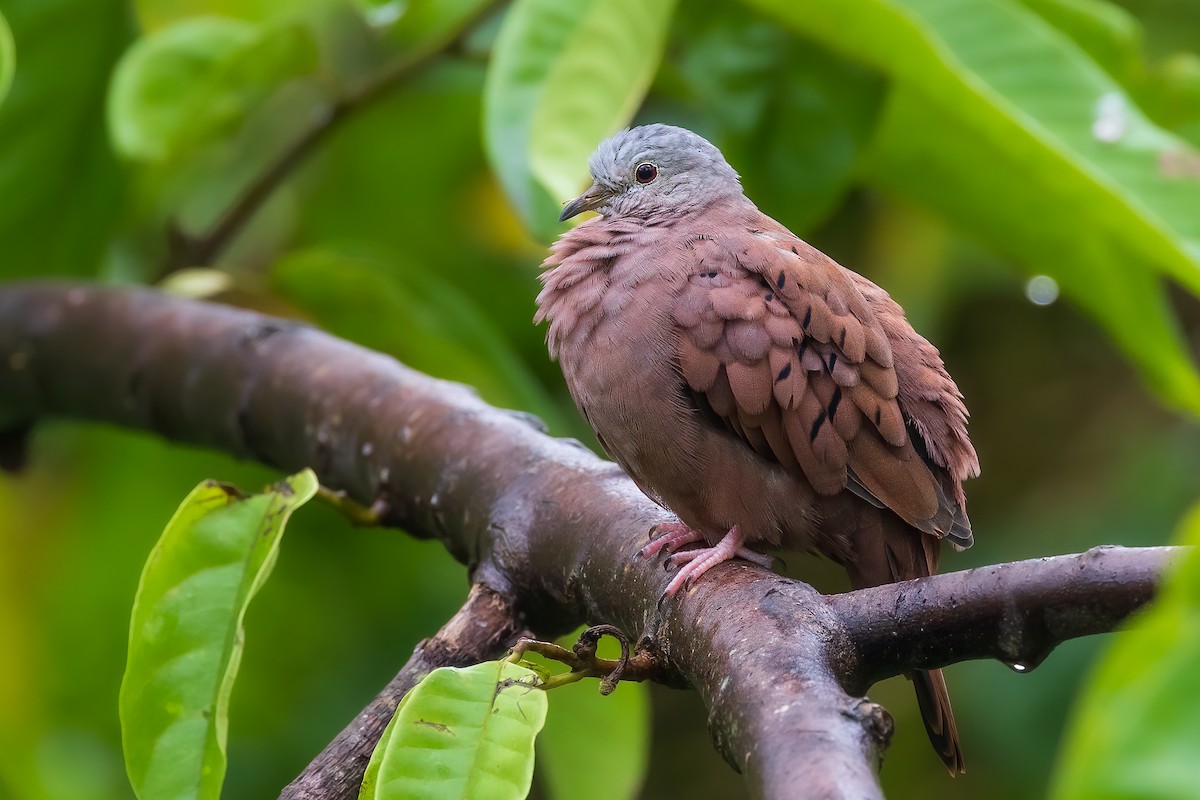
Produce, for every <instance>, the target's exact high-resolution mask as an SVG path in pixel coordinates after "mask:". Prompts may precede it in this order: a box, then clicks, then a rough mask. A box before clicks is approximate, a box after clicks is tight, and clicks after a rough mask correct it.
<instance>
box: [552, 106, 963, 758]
mask: <svg viewBox="0 0 1200 800" xmlns="http://www.w3.org/2000/svg"><path fill="white" fill-rule="evenodd" d="M589 167H590V171H591V174H592V178H593V179H594V181H595V182H594V183H593V185H592V186H591V188H589V189H588V190H587V191H586V192H585V193H584V194H583V195H581V196H580V197H578V198H577V199H575V200H573V201H571V202H570V203H569V204H568V205H567V206H566V208H565V209H564V210H563V213H562V217H561V218H562V219H563V220H566V219H569V218H571V217H574V216H575V215H577V214H579V213H581V212H583V211H597V212H599V214H600V216H599V217H597V218H595V219H592V220H590V221H588V222H584V223H583V224H581V225H579V226H577V227H575V228H574V229H573V230H571V231H569V232H568V233H566V234H564V235H563V236H562V237H561V238H560V239H559V240H558V241H557V242H556V243H555V244H554V246H553V248H552V252H551V255H550V257H549V258H547V259H546V262H545V264H544V267H545V271H544V272H543V273H542V281H543V283H544V287H543V289H542V291H541V293H540V294H539V295H538V312H537V318H536V319H537V321H538V322H542V321H547V322H549V330H548V332H547V344H548V346H549V349H550V354H551V355H552V356H553V357H555V358H557V359H558V360H559V362H560V363H561V365H562V369H563V374H564V375H565V376H566V380H567V386H568V387H569V388H570V391H571V395H572V396H573V397H574V399H575V403H576V405H578V407H579V410H580V411H581V412H582V413H583V415H584V417H586V418H587V420H588V422H589V423H590V424H591V426H592V428H593V429H595V431H596V436H597V438H598V439H599V441H600V444H601V446H603V447H604V449H605V450H606V451H607V452H608V454H609V455H610V456H612V458H614V459H615V460H616V461H617V463H619V464H620V465H621V466H622V467H623V468H624V469H625V471H626V472H628V473H629V475H630V476H631V477H632V478H633V480H634V481H635V482H637V484H638V486H640V487H641V488H642V489H643V491H645V492H646V494H648V495H649V496H650V497H652V498H654V499H655V500H656V501H658V502H659V503H661V504H662V505H664V506H666V507H667V508H669V509H670V510H671V511H673V512H674V513H675V514H676V515H677V516H678V517H679V519H680V523H678V524H674V525H666V526H658V527H657V529H656V530H654V531H652V532H651V536H652V541H651V542H650V544H648V545H647V546H646V547H645V548H643V550H642V551H641V554H642V555H644V556H653V555H655V554H657V553H659V552H666V553H669V554H670V556H669V559H670V560H669V562H668V564H669V565H670V566H672V567H674V566H678V567H679V569H678V572H677V573H676V574H675V576H674V577H673V579H672V580H671V582H670V584H669V585H668V587H667V589H666V594H667V595H672V594H674V593H676V592H677V591H678V590H679V589H680V588H681V587H686V586H687V585H689V584H690V583H691V582H692V581H694V580H696V579H697V578H699V577H700V576H701V575H702V574H704V573H705V572H707V571H708V570H709V569H710V568H712V567H713V566H714V565H716V564H718V563H720V562H722V561H725V560H728V559H730V558H734V557H741V558H744V559H749V560H751V561H755V562H757V563H760V564H765V565H769V564H770V560H769V559H767V557H766V556H764V555H762V554H760V553H758V552H756V551H754V550H751V549H749V547H748V545H762V546H767V547H778V548H783V549H787V550H815V551H816V552H819V553H821V554H823V555H825V556H827V557H828V558H831V559H833V560H834V561H836V562H837V563H839V564H841V565H842V566H843V567H845V569H846V570H847V571H848V572H849V574H850V580H851V582H852V584H853V585H854V586H855V587H856V588H857V587H865V586H874V585H878V584H882V583H889V582H892V581H900V580H906V579H909V578H918V577H922V576H926V575H930V574H932V573H933V572H935V571H936V569H937V564H938V552H939V549H940V546H941V542H942V540H943V539H949V540H950V541H951V542H952V543H953V544H955V545H958V546H959V547H968V546H970V544H971V523H970V522H969V520H968V519H967V513H966V500H965V497H964V495H963V488H962V482H963V480H964V479H966V478H969V477H973V476H975V475H977V474H978V473H979V463H978V460H977V458H976V455H975V450H974V448H973V447H972V445H971V442H970V440H969V439H968V438H967V409H966V406H965V405H964V404H963V398H962V395H961V394H960V393H959V391H958V388H957V387H956V386H955V385H954V382H953V381H952V380H951V379H950V376H949V374H947V372H946V369H945V366H944V365H943V364H942V360H941V358H940V356H939V355H938V351H937V350H936V349H935V348H934V347H933V346H932V345H931V344H930V343H929V342H927V341H926V340H925V339H923V338H922V337H921V336H919V335H918V334H917V333H916V332H915V331H914V330H913V329H912V327H911V326H910V325H909V324H908V322H907V320H905V318H904V312H903V310H902V309H901V308H900V306H899V305H897V304H896V303H895V302H894V301H892V299H891V298H890V297H888V295H887V293H886V292H884V291H883V290H882V289H880V288H879V287H878V286H876V285H875V284H873V283H871V282H870V281H869V280H867V279H866V278H863V277H862V276H860V275H858V274H856V273H854V272H851V271H850V270H848V269H845V268H844V267H841V266H839V265H838V264H837V263H835V262H834V261H833V260H832V259H830V258H829V257H828V256H826V255H824V254H823V253H821V252H820V251H818V250H816V249H815V248H813V247H811V246H810V245H808V244H806V243H805V242H804V241H802V240H801V239H799V238H798V237H796V236H795V235H793V234H792V233H791V232H789V231H788V230H787V229H786V228H784V227H783V226H782V225H780V224H779V223H778V222H776V221H775V220H773V219H771V218H770V217H768V216H767V215H765V214H763V213H762V212H761V211H759V210H758V208H757V207H756V206H755V205H754V203H752V202H751V201H750V200H749V199H748V198H747V197H746V196H745V194H744V193H743V192H742V187H741V184H740V183H739V180H738V175H737V173H736V172H734V170H733V168H732V167H730V166H729V164H728V163H726V161H725V159H724V157H723V156H722V155H721V153H720V151H719V150H717V148H716V147H714V146H713V145H711V144H710V143H709V142H707V141H706V140H704V139H703V138H701V137H700V136H697V135H696V134H694V133H692V132H691V131H688V130H685V129H683V128H676V127H672V126H668V125H646V126H643V127H637V128H632V129H630V130H626V131H622V132H621V133H618V134H617V135H616V136H613V137H612V138H610V139H608V140H606V141H604V142H602V143H601V144H600V145H599V147H597V149H596V152H595V153H594V154H593V156H592V158H591V160H590V162H589ZM690 543H702V544H703V546H701V547H697V548H690V549H680V548H683V547H685V546H686V545H688V544H690ZM911 677H912V678H913V682H914V686H915V688H916V691H917V699H918V702H919V705H920V708H921V714H922V717H923V718H924V720H925V727H926V730H927V731H928V733H929V737H930V740H931V741H932V742H933V744H934V746H935V748H936V749H937V751H938V754H939V755H940V756H941V757H942V760H943V761H944V762H945V763H946V765H947V767H948V768H949V769H950V770H951V772H958V771H961V770H962V755H961V750H960V747H959V742H958V732H957V729H956V726H955V722H954V716H953V714H952V712H951V709H950V698H949V695H948V694H947V691H946V683H945V680H944V678H943V677H942V674H941V671H940V670H933V671H931V672H917V673H914V674H913V675H912V676H911Z"/></svg>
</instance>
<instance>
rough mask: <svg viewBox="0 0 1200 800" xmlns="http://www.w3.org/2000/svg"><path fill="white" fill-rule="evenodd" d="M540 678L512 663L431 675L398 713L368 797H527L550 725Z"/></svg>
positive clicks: (367, 784) (365, 790)
mask: <svg viewBox="0 0 1200 800" xmlns="http://www.w3.org/2000/svg"><path fill="white" fill-rule="evenodd" d="M535 680H536V674H535V673H534V672H533V670H530V669H528V668H526V667H523V666H520V665H517V664H512V663H509V662H507V661H489V662H486V663H483V664H476V665H475V666H473V667H467V668H465V669H455V668H452V667H443V668H442V669H437V670H434V671H433V672H431V673H430V674H429V675H427V676H426V677H425V678H424V680H422V681H421V682H420V683H419V684H417V685H416V686H415V687H414V688H413V689H412V691H411V692H409V694H408V695H407V696H406V697H405V698H404V700H403V701H402V702H401V703H400V706H399V708H397V709H396V714H395V716H394V717H393V718H392V721H391V723H389V725H388V728H387V730H386V731H385V732H384V734H383V737H382V738H381V739H380V743H379V745H378V746H377V747H376V749H375V752H374V754H372V756H371V762H370V764H369V765H368V767H367V777H366V779H365V780H364V781H363V785H362V789H361V791H360V794H359V797H360V798H361V800H509V799H510V798H511V800H522V799H523V798H524V797H525V796H526V795H527V794H528V793H529V787H530V784H531V782H532V780H533V758H534V749H533V742H534V738H535V737H536V736H537V734H538V731H540V730H541V729H542V724H543V723H544V722H545V720H546V693H545V692H544V691H542V690H541V689H537V688H534V687H533V685H532V683H533V681H535Z"/></svg>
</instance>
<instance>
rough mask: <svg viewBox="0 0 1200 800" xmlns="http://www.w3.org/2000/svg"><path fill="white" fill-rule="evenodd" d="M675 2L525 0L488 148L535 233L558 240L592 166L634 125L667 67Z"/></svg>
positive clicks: (503, 35) (505, 55)
mask: <svg viewBox="0 0 1200 800" xmlns="http://www.w3.org/2000/svg"><path fill="white" fill-rule="evenodd" d="M674 7H675V3H674V0H579V2H572V3H563V2H560V0H516V2H514V3H513V5H512V6H511V7H510V8H509V10H508V13H507V15H506V16H505V18H504V22H503V24H502V26H501V28H500V33H499V35H498V37H497V39H496V45H495V48H494V50H493V52H492V60H491V65H490V67H489V68H488V74H487V82H486V84H485V86H484V142H485V145H486V147H487V152H488V158H489V159H490V160H491V163H492V168H493V169H494V170H495V171H496V173H497V175H498V176H499V178H500V183H501V184H502V185H503V186H504V189H505V191H506V192H507V193H508V196H509V198H510V200H511V201H512V202H513V204H514V205H515V206H516V209H517V212H518V213H519V215H520V216H521V219H522V221H523V222H524V223H525V227H526V228H527V229H528V230H529V231H530V232H531V233H532V234H533V235H534V236H536V237H538V238H541V239H543V240H549V239H552V238H553V237H554V236H555V235H556V234H557V233H558V232H559V231H561V230H562V227H561V226H560V225H559V224H558V222H557V220H558V208H559V203H560V202H564V201H566V200H569V199H571V197H573V196H574V195H575V194H577V193H578V192H579V191H580V190H581V189H582V188H583V185H584V181H585V178H586V176H587V159H588V156H590V155H591V153H592V151H593V150H594V149H595V147H596V145H597V144H598V143H599V142H600V140H601V139H603V138H604V137H605V136H608V135H610V134H612V133H614V132H615V131H616V130H617V129H619V128H620V127H621V126H623V125H625V124H627V123H628V122H629V120H630V119H631V118H632V117H633V114H634V112H635V111H636V110H637V108H638V106H639V105H640V104H641V101H642V97H643V96H644V95H645V93H646V89H647V88H648V87H649V85H650V80H651V78H652V77H653V76H654V72H655V70H656V69H657V67H658V62H659V59H660V57H661V55H662V51H663V46H664V42H665V40H666V33H667V25H668V23H669V22H670V19H671V12H672V11H673V10H674Z"/></svg>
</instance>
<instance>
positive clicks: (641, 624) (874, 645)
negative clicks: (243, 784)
mask: <svg viewBox="0 0 1200 800" xmlns="http://www.w3.org/2000/svg"><path fill="white" fill-rule="evenodd" d="M54 416H68V417H76V418H82V419H91V420H97V421H102V422H107V423H111V424H117V425H123V426H126V427H130V428H138V429H143V430H149V431H153V432H155V433H157V434H159V435H161V436H164V437H166V438H168V439H171V440H174V441H179V442H187V443H192V444H199V445H203V446H206V447H212V448H216V449H220V450H224V451H226V452H229V453H232V454H234V455H237V456H241V457H243V458H249V459H254V460H257V461H260V462H262V463H264V464H268V465H271V466H274V467H277V468H279V469H281V470H285V471H289V472H290V471H295V470H298V469H300V468H301V467H304V466H311V467H313V468H314V469H315V470H316V471H317V473H318V475H319V476H320V479H321V481H322V483H323V484H325V485H327V486H328V487H330V488H331V489H333V490H336V491H339V492H344V493H345V497H346V498H348V499H349V500H352V501H353V502H354V503H356V504H358V505H359V506H361V507H363V508H369V509H373V513H374V514H377V515H378V518H379V520H380V522H381V523H382V524H384V525H389V526H394V527H400V528H404V529H405V530H407V531H408V532H409V533H411V534H413V535H417V536H423V537H431V538H437V539H439V540H440V541H441V542H442V543H443V544H444V545H445V547H446V548H447V550H448V551H449V552H450V553H451V554H453V555H454V557H455V558H457V559H458V560H459V561H461V562H462V563H464V564H466V565H467V567H468V569H469V571H470V573H471V576H472V581H473V584H474V585H475V587H476V588H475V590H474V591H473V593H472V598H474V601H468V604H467V606H466V607H465V608H464V610H463V611H460V612H459V614H458V615H456V617H455V619H454V620H452V621H451V622H450V623H448V625H447V626H446V628H443V631H442V632H441V633H439V634H438V636H436V637H434V639H433V640H431V642H429V643H426V644H425V645H423V646H421V647H418V649H417V652H416V653H415V654H414V656H413V660H412V661H410V663H409V664H408V665H407V666H406V667H405V668H404V670H402V671H401V674H400V676H398V677H397V680H396V681H395V682H393V684H392V685H391V686H389V687H388V689H385V691H384V693H382V694H381V695H380V697H379V698H377V700H376V701H375V702H374V703H372V705H371V706H370V707H368V709H367V710H366V711H364V712H363V714H362V715H360V716H359V717H358V718H356V719H355V720H354V721H353V722H352V723H351V724H350V726H349V727H348V728H347V729H346V730H345V731H343V732H342V733H341V734H340V735H339V736H338V738H337V739H335V740H334V742H333V743H332V744H331V745H330V747H329V748H328V749H327V750H326V751H325V753H323V754H322V755H321V756H320V757H319V758H318V760H317V761H316V762H314V764H313V765H312V766H311V767H310V768H309V769H308V770H306V772H305V774H304V775H302V776H301V777H300V778H298V779H297V781H296V782H295V783H293V784H292V785H291V786H290V787H289V788H288V790H286V791H285V794H284V797H289V798H293V797H305V798H318V797H320V798H335V797H336V798H351V797H354V796H355V792H356V788H355V787H356V786H357V783H356V781H357V779H358V778H359V777H360V776H361V767H362V766H363V765H365V758H366V754H367V753H368V752H369V750H370V747H371V745H372V744H373V742H374V741H375V739H376V738H377V736H378V733H379V731H380V730H381V729H382V724H381V721H382V720H386V717H387V714H388V713H390V709H391V708H393V707H394V703H395V699H396V698H397V697H398V696H399V695H400V693H402V691H403V690H404V689H405V688H406V687H408V686H410V685H411V684H412V681H413V680H415V679H416V678H417V677H419V676H420V675H422V674H424V673H425V672H427V671H428V670H429V669H431V668H432V667H433V666H436V665H438V664H440V663H461V662H462V661H472V660H479V659H482V658H487V657H490V656H493V655H495V654H496V653H498V652H499V651H501V650H503V649H504V648H505V647H507V646H508V645H509V644H511V641H512V638H513V636H514V634H515V632H516V630H517V628H518V627H519V628H527V629H528V630H530V631H532V632H534V633H536V634H537V635H538V637H539V638H543V639H545V638H552V637H553V636H555V635H557V634H559V633H561V632H564V631H566V630H568V629H570V628H572V627H575V626H577V625H578V624H580V623H584V622H588V623H606V624H610V625H615V626H617V627H618V628H620V629H621V630H622V631H625V632H626V633H628V634H631V635H633V636H635V637H636V636H638V634H643V637H642V641H641V642H639V646H640V647H641V648H643V649H644V652H645V653H647V654H648V655H649V656H651V657H653V659H654V660H655V662H656V663H657V664H658V665H659V666H660V667H661V669H662V672H661V674H660V676H659V677H658V678H657V680H660V681H661V682H663V683H666V684H669V685H675V686H690V687H693V688H694V689H695V690H696V691H697V693H698V694H699V695H700V697H701V699H702V700H703V702H704V703H705V705H706V706H707V707H708V709H709V726H710V731H711V734H712V736H713V738H714V741H715V743H716V744H717V747H718V750H719V751H720V752H721V753H722V754H723V755H724V756H725V758H726V759H727V760H728V761H729V763H730V764H731V765H733V766H734V768H735V769H737V770H739V771H741V772H742V773H743V774H745V775H746V777H747V781H748V787H749V789H750V791H751V794H752V795H754V796H756V797H764V798H779V797H789V796H792V794H793V791H794V787H796V786H806V787H809V788H810V789H811V790H812V791H811V795H812V796H821V797H828V798H851V797H853V798H878V797H881V796H882V795H881V792H880V789H879V785H878V781H877V778H876V773H877V770H878V765H879V762H880V759H881V756H882V754H883V751H884V750H885V749H886V747H887V744H888V740H889V737H890V735H891V730H892V722H891V718H890V717H889V716H888V714H887V712H886V711H885V710H884V709H882V708H881V707H879V706H877V705H875V704H873V703H871V702H869V701H867V700H865V699H863V698H862V697H860V696H859V695H860V694H861V693H862V692H863V691H864V690H865V689H866V688H868V687H869V685H870V684H871V683H872V682H873V681H876V680H879V679H881V678H884V677H887V676H889V675H895V674H899V673H902V672H906V671H908V670H909V669H911V668H912V667H914V666H936V665H944V664H948V663H951V662H954V661H959V660H963V659H969V658H1000V659H1003V660H1006V661H1010V662H1022V663H1026V664H1028V665H1031V666H1032V665H1033V664H1035V663H1037V661H1039V660H1040V659H1041V658H1044V657H1045V655H1046V653H1048V652H1049V651H1050V650H1051V649H1053V647H1054V645H1056V644H1057V643H1058V642H1061V641H1063V640H1066V639H1069V638H1073V637H1076V636H1084V635H1089V634H1092V633H1097V632H1101V631H1106V630H1111V629H1112V627H1113V626H1115V625H1116V624H1117V623H1119V622H1120V621H1121V620H1122V619H1123V618H1124V617H1125V616H1126V615H1128V614H1129V613H1130V612H1132V611H1133V610H1135V609H1136V608H1138V607H1139V606H1140V605H1142V604H1144V603H1145V602H1146V601H1147V600H1148V599H1150V597H1151V596H1152V595H1153V592H1154V588H1155V586H1156V584H1157V581H1158V577H1159V575H1161V573H1162V570H1163V569H1164V568H1165V567H1166V566H1167V565H1168V564H1169V562H1170V559H1171V557H1172V550H1171V549H1170V548H1148V549H1143V550H1131V549H1124V548H1104V549H1098V550H1092V551H1089V552H1088V553H1084V554H1080V555H1075V556H1062V557H1058V558H1054V559H1040V560H1033V561H1025V562H1017V563H1014V564H1005V565H997V566H993V567H986V568H982V569H976V570H971V571H967V572H961V573H950V574H947V575H940V576H935V577H933V578H928V579H923V580H920V581H910V582H907V583H903V584H897V585H891V586H881V587H878V588H875V589H868V590H863V591H859V592H852V593H848V594H843V595H837V596H832V597H825V596H822V595H820V594H818V593H817V592H816V591H815V590H813V589H812V588H811V587H809V586H807V585H805V584H803V583H799V582H797V581H793V580H789V579H786V578H783V577H780V576H778V575H774V574H772V573H770V572H768V571H767V570H764V569H762V568H760V567H756V566H753V565H750V564H747V563H742V562H733V563H727V564H723V565H720V566H719V567H716V568H715V569H714V570H713V571H712V573H711V574H710V575H709V576H706V578H705V579H704V580H702V581H699V582H698V583H697V585H696V586H695V587H694V588H692V589H691V590H690V591H688V592H687V593H686V594H685V595H683V596H682V597H681V598H679V599H678V600H677V601H675V602H669V603H666V604H665V606H664V608H663V609H662V610H661V612H660V611H659V610H657V608H656V601H657V599H658V597H659V594H660V593H661V591H662V589H663V588H664V586H665V585H666V583H667V581H668V579H669V577H670V576H669V575H668V573H667V572H665V571H664V570H663V569H662V565H661V562H660V561H659V560H644V559H639V558H635V557H634V556H635V553H636V552H637V551H638V549H639V548H640V547H641V546H642V544H643V543H644V540H645V536H646V533H647V531H648V530H649V528H650V526H651V525H652V524H654V523H655V522H660V521H665V520H667V519H668V517H667V515H666V513H665V512H664V511H663V510H662V509H660V508H659V507H657V506H655V505H654V504H653V503H652V502H650V501H649V500H648V499H647V498H646V497H645V496H644V495H642V494H641V492H639V491H638V490H637V488H636V487H635V486H634V485H633V484H632V482H631V481H630V480H629V479H628V478H627V477H626V476H625V475H624V474H623V473H621V471H620V470H619V469H618V468H617V467H615V466H614V465H612V464H610V463H608V462H605V461H602V460H600V459H599V458H597V457H596V456H594V455H593V454H592V453H591V452H589V451H587V450H586V449H584V448H583V447H581V446H580V445H578V444H577V443H574V442H570V441H564V440H558V439H553V438H551V437H549V436H547V435H545V434H544V433H543V432H542V431H541V430H540V429H539V428H538V426H536V425H534V424H531V422H530V419H529V418H528V416H527V415H523V414H515V413H513V412H507V411H503V410H500V409H496V408H493V407H491V406H488V405H487V404H485V403H483V402H482V401H481V400H480V399H479V398H478V397H477V396H476V395H475V393H474V392H473V391H472V390H471V389H469V388H468V387H465V386H461V385H458V384H452V383H448V382H445V381H440V380H435V379H433V378H430V377H428V376H425V375H422V374H420V373H417V372H415V371H413V370H411V369H409V368H407V367H405V366H403V365H402V364H399V363H398V362H396V361H395V360H394V359H391V358H389V357H386V356H383V355H381V354H378V353H374V352H371V351H369V350H366V349H364V348H361V347H358V346H356V345H353V344H350V343H348V342H345V341H342V340H340V339H337V338H335V337H333V336H330V335H328V334H325V333H322V332H320V331H317V330H314V329H312V328H310V327H307V326H304V325H299V324H296V323H294V322H290V321H286V320H280V319H274V318H270V317H265V316H262V315H259V314H255V313H251V312H247V311H242V310H238V309H234V308H229V307H226V306H221V305H216V304H209V303H201V302H195V301H188V300H181V299H177V298H170V297H166V296H163V295H161V294H157V293H154V292H148V291H131V290H115V289H105V288H97V287H90V286H66V285H36V284H26V285H11V286H8V287H4V288H0V443H7V444H9V445H10V446H12V447H17V446H18V444H19V442H20V441H21V440H22V433H23V431H25V430H26V429H28V428H29V427H30V426H32V425H34V424H35V423H36V422H38V421H39V420H40V419H43V418H47V417H54ZM17 461H19V459H14V458H6V459H5V460H4V463H16V462H17ZM480 597H486V598H492V600H489V601H488V602H499V603H500V604H501V605H500V606H498V607H497V608H494V609H492V610H493V611H496V612H497V613H496V614H495V616H494V618H492V621H491V622H487V621H485V622H483V624H475V623H474V622H472V621H477V620H478V619H480V618H483V617H481V616H480V615H478V614H477V613H476V610H475V607H474V606H473V605H472V603H473V602H476V603H478V602H483V601H482V600H480V599H479V598H480ZM484 616H486V615H484ZM518 620H519V622H518ZM446 638H450V639H452V640H453V641H455V642H457V643H458V644H457V645H456V646H455V647H453V648H450V654H445V653H442V654H440V655H439V654H438V653H439V652H440V651H437V652H435V651H434V649H433V645H434V643H437V642H440V641H443V640H444V639H446ZM456 659H457V660H456ZM931 766H932V760H931ZM304 792H306V793H304Z"/></svg>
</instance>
